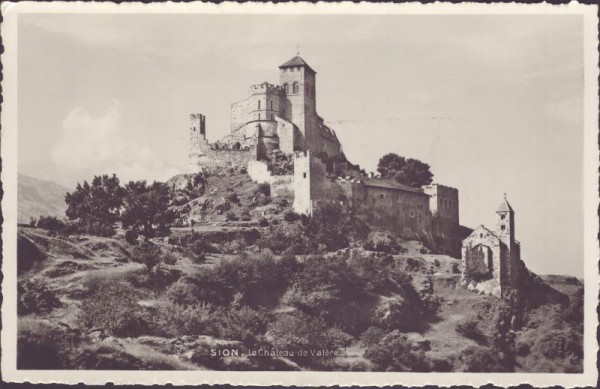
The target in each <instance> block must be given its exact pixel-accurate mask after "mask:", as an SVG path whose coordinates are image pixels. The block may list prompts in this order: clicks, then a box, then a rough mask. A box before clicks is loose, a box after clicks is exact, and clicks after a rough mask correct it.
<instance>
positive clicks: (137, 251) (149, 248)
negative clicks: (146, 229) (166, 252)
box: [131, 242, 162, 273]
mask: <svg viewBox="0 0 600 389" xmlns="http://www.w3.org/2000/svg"><path fill="white" fill-rule="evenodd" d="M131 260H132V261H133V262H137V263H141V264H143V265H145V266H146V269H147V270H148V272H149V273H151V272H152V269H155V268H156V267H158V265H159V264H160V263H161V261H162V251H161V250H160V248H159V247H158V246H157V245H155V244H153V243H150V242H144V243H142V244H140V245H138V246H136V247H135V248H134V250H133V252H132V254H131Z"/></svg>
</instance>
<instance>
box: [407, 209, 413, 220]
mask: <svg viewBox="0 0 600 389" xmlns="http://www.w3.org/2000/svg"><path fill="white" fill-rule="evenodd" d="M408 216H409V217H411V218H414V217H415V211H414V210H413V209H411V210H410V211H409V212H408Z"/></svg>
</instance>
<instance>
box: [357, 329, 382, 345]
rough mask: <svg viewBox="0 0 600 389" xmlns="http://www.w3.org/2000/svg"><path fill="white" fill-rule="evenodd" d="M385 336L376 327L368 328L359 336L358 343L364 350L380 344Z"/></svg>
mask: <svg viewBox="0 0 600 389" xmlns="http://www.w3.org/2000/svg"><path fill="white" fill-rule="evenodd" d="M385 335H386V332H385V331H384V330H383V329H381V328H378V327H372V326H371V327H369V328H367V330H366V331H365V332H363V333H362V335H361V336H360V342H361V343H362V345H363V346H364V347H366V348H369V347H371V346H373V345H376V344H378V343H379V342H381V339H383V337H384V336H385Z"/></svg>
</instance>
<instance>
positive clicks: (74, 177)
mask: <svg viewBox="0 0 600 389" xmlns="http://www.w3.org/2000/svg"><path fill="white" fill-rule="evenodd" d="M120 116H121V115H120V112H119V102H118V101H116V100H113V103H112V106H111V107H110V109H109V110H108V112H107V113H106V114H104V115H101V116H97V117H95V116H92V115H91V114H89V113H88V112H86V111H85V110H83V109H81V108H74V109H73V110H71V111H70V112H69V113H68V114H67V116H66V117H65V119H64V120H63V122H62V126H61V130H60V137H59V139H58V140H57V141H56V143H54V145H52V146H51V152H50V154H51V157H52V162H53V164H54V165H55V169H56V170H55V171H56V178H57V180H59V181H60V182H61V183H64V184H68V185H72V184H74V183H75V182H80V181H82V180H84V179H85V180H89V179H91V178H92V177H93V176H94V175H99V174H112V173H116V174H117V176H118V177H119V178H120V179H121V181H122V182H124V181H129V180H142V179H143V180H148V181H152V180H166V179H169V178H170V177H172V176H174V175H176V174H178V173H180V172H179V170H178V169H177V168H175V167H174V166H172V165H170V164H169V163H167V162H165V161H161V160H160V156H159V154H158V153H156V152H154V151H153V150H152V149H150V148H149V147H148V146H145V145H142V144H139V143H134V142H131V141H128V140H126V139H125V137H124V136H123V135H124V133H123V131H124V130H123V129H122V128H121V126H120Z"/></svg>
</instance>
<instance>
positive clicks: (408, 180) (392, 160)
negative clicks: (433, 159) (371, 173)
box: [377, 153, 433, 188]
mask: <svg viewBox="0 0 600 389" xmlns="http://www.w3.org/2000/svg"><path fill="white" fill-rule="evenodd" d="M377 171H378V172H379V173H380V174H381V177H383V178H391V179H394V180H396V181H397V182H399V183H401V184H404V185H408V186H412V187H415V188H419V187H421V186H423V185H428V184H431V182H432V180H433V173H431V171H430V170H429V165H428V164H426V163H424V162H421V161H419V160H418V159H413V158H408V159H407V158H405V157H401V156H399V155H398V154H396V153H388V154H386V155H384V156H383V157H381V159H380V160H379V163H378V164H377Z"/></svg>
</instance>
